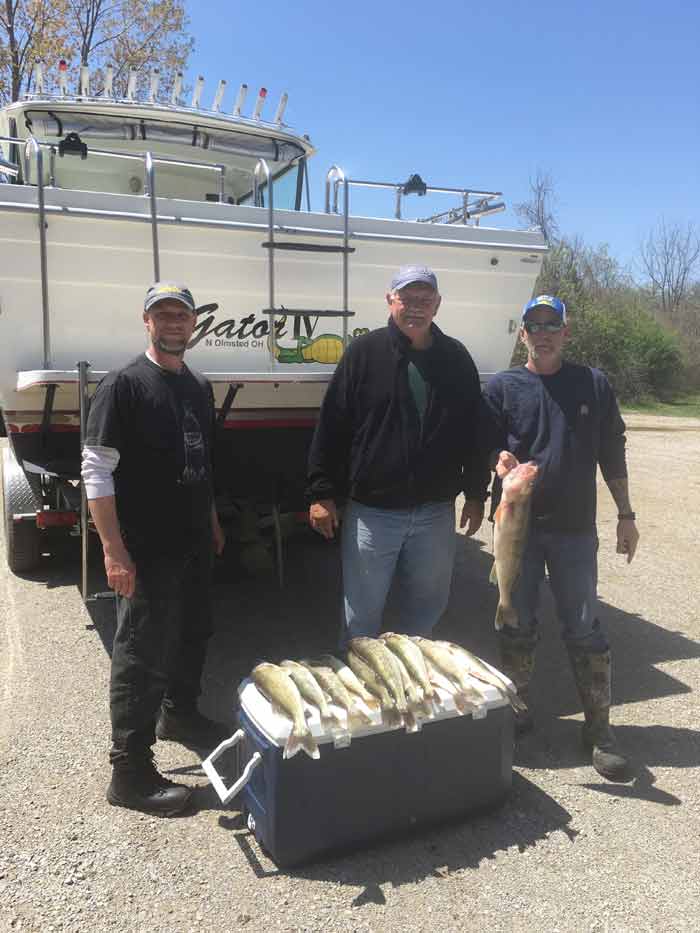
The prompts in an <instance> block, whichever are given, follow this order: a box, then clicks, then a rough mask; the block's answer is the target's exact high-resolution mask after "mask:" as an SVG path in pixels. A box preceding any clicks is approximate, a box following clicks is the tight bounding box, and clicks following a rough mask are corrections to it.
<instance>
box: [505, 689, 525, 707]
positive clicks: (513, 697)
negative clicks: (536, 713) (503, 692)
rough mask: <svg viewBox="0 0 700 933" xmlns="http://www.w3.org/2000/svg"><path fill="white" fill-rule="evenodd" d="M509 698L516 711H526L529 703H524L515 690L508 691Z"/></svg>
mask: <svg viewBox="0 0 700 933" xmlns="http://www.w3.org/2000/svg"><path fill="white" fill-rule="evenodd" d="M508 700H509V701H510V705H511V708H512V709H513V712H514V713H526V712H527V704H526V703H524V702H523V701H522V700H521V699H520V697H519V696H518V694H517V693H516V692H515V691H514V690H509V691H508Z"/></svg>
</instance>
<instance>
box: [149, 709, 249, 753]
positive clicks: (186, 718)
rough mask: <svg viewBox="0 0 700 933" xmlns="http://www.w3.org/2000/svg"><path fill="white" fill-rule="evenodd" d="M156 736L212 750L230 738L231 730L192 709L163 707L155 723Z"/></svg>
mask: <svg viewBox="0 0 700 933" xmlns="http://www.w3.org/2000/svg"><path fill="white" fill-rule="evenodd" d="M156 736H157V737H158V738H159V739H164V740H166V741H169V742H179V743H180V744H181V745H188V746H194V747H195V748H201V749H209V750H211V749H213V748H216V746H217V745H220V744H221V743H222V742H223V741H224V739H228V738H230V736H231V730H230V729H229V728H227V727H226V726H225V725H224V724H223V723H222V722H216V721H215V720H213V719H209V718H208V717H207V716H204V715H203V714H202V713H200V712H199V710H198V709H197V708H196V707H195V708H194V709H181V710H176V709H172V708H170V707H166V706H163V707H161V710H160V715H159V716H158V722H157V723H156Z"/></svg>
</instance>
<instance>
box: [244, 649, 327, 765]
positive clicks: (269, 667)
mask: <svg viewBox="0 0 700 933" xmlns="http://www.w3.org/2000/svg"><path fill="white" fill-rule="evenodd" d="M251 677H252V679H253V682H254V683H255V686H256V687H257V688H258V689H259V690H260V692H261V693H262V694H263V696H264V697H266V698H267V699H268V700H269V701H270V703H271V704H272V707H273V709H275V710H279V711H281V712H282V713H283V715H284V716H286V717H287V719H290V720H291V722H292V729H291V732H290V733H289V738H288V739H287V743H286V745H285V747H284V752H283V755H282V757H283V758H292V757H293V756H294V755H296V753H297V752H298V751H299V750H300V749H302V750H303V751H305V752H306V754H307V755H308V756H309V757H310V758H320V757H321V754H320V752H319V750H318V745H317V744H316V740H315V739H314V737H313V736H312V735H311V731H310V729H309V727H308V725H307V723H306V716H305V715H304V704H303V701H302V699H301V694H300V693H299V690H298V688H297V685H296V684H295V683H294V681H293V680H292V678H291V677H290V676H289V674H288V673H287V671H285V670H284V669H283V668H281V667H278V666H277V665H276V664H270V663H269V662H268V661H263V662H262V663H260V664H257V665H256V666H255V667H254V668H253V670H252V671H251Z"/></svg>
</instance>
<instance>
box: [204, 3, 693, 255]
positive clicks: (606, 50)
mask: <svg viewBox="0 0 700 933" xmlns="http://www.w3.org/2000/svg"><path fill="white" fill-rule="evenodd" d="M187 6H188V10H189V13H190V20H191V30H192V33H193V35H194V36H195V40H196V49H195V52H194V55H193V57H192V59H191V75H190V76H191V77H192V76H194V75H196V74H202V75H204V76H205V78H206V85H205V92H204V96H203V99H202V103H203V104H204V105H205V106H209V102H210V99H211V98H212V97H213V94H214V90H215V86H216V83H217V81H218V79H219V78H226V79H227V82H228V90H227V95H226V98H225V101H224V107H225V109H228V110H230V109H231V107H232V105H233V97H234V95H235V91H236V89H237V87H238V84H239V83H240V82H241V81H245V82H246V83H247V84H248V85H249V87H250V89H251V91H250V92H249V93H252V91H253V90H254V89H257V88H258V87H260V86H261V85H264V86H265V87H267V88H268V91H269V103H268V105H267V110H266V114H267V115H268V117H270V118H271V116H272V113H273V111H274V108H275V107H276V104H277V100H278V99H279V95H280V94H281V92H282V91H285V90H286V91H288V92H289V106H288V109H287V114H286V118H285V119H286V122H288V123H289V124H290V125H291V126H293V127H294V128H295V129H296V130H298V131H300V132H305V133H308V134H309V135H310V137H311V139H312V142H313V143H314V144H315V146H316V147H317V149H318V150H319V151H318V154H317V155H316V156H315V157H314V159H313V160H312V163H314V164H313V168H312V172H311V185H312V206H313V207H314V208H317V209H320V208H321V206H322V188H323V179H324V176H325V172H326V170H327V169H328V167H329V166H330V165H331V164H332V163H334V162H337V163H338V164H339V165H340V166H342V167H343V168H344V169H345V170H346V172H347V173H348V175H349V176H350V177H355V178H365V179H367V178H369V179H374V180H381V181H390V182H398V181H404V180H405V179H406V178H407V177H408V176H409V175H410V174H411V173H413V172H419V173H420V174H421V175H422V177H423V179H424V180H425V181H426V182H427V183H428V184H434V185H443V186H448V187H452V186H454V187H458V186H462V185H470V186H472V187H483V188H485V189H487V190H499V191H503V192H504V195H505V199H506V202H507V203H508V204H509V205H512V204H515V203H517V202H518V201H522V200H524V199H526V198H527V197H528V186H529V179H530V178H531V177H533V176H534V175H535V174H536V172H537V171H538V169H540V170H543V171H546V172H549V173H550V174H551V176H552V179H553V181H554V183H555V187H556V192H557V204H556V212H557V215H558V218H559V222H560V226H561V228H562V231H563V232H564V233H565V234H569V235H576V234H578V235H580V236H582V237H583V238H584V240H585V242H586V243H588V244H589V245H592V246H596V245H598V244H602V243H608V244H609V245H610V250H611V252H612V254H613V255H614V256H616V257H617V258H618V259H619V260H620V261H621V262H623V263H626V264H629V263H631V262H633V260H634V257H635V255H636V253H637V249H638V245H639V242H640V240H641V239H642V237H643V236H644V235H645V234H646V233H647V232H648V231H649V229H650V228H651V227H652V226H653V225H654V224H655V223H656V222H657V221H658V220H659V219H660V218H661V217H662V216H664V217H665V218H666V220H667V221H670V222H680V223H687V222H689V221H692V222H694V223H698V222H700V216H699V215H700V159H699V156H700V115H699V107H698V103H699V99H698V98H699V96H700V95H699V91H698V89H699V86H700V85H699V82H698V36H699V35H700V7H698V6H697V5H696V4H695V3H691V2H687V3H686V2H678V0H667V2H665V3H658V2H656V3H651V2H649V0H642V2H630V0H608V2H607V3H604V2H600V0H590V2H587V3H582V2H578V0H569V2H568V3H567V2H559V3H554V2H549V0H546V2H540V0H532V2H530V3H526V2H520V3H519V2H516V0H500V2H498V3H483V2H482V3H469V2H468V0H464V2H461V3H459V2H454V0H435V2H433V3H432V4H430V3H420V4H419V3H416V2H413V0H409V2H403V3H401V2H398V0H384V2H382V0H375V2H368V0H356V2H354V3H352V4H332V3H327V2H324V3H321V2H317V0H300V2H297V3H295V4H292V3H289V2H280V0H267V2H265V3H260V4H257V5H253V4H252V3H250V2H247V3H240V2H238V0H236V2H231V0H228V2H224V0H196V2H195V0H188V2H187ZM249 106H250V104H249ZM412 202H413V203H412V204H410V205H409V210H408V211H407V216H421V215H422V214H425V213H426V210H425V208H424V205H423V204H421V203H420V202H419V201H418V200H417V199H412ZM353 204H354V206H355V207H356V208H357V209H363V208H365V207H366V206H367V201H366V199H364V200H363V199H362V198H361V197H360V198H359V199H358V200H357V201H353ZM440 206H444V207H446V206H448V203H447V202H445V201H441V202H440ZM384 209H386V212H389V211H390V210H391V199H390V198H387V199H385V200H383V201H382V202H381V205H380V204H377V205H376V210H377V212H379V211H381V212H382V213H384ZM363 212H366V211H363ZM411 212H412V213H411ZM428 213H429V211H428ZM487 222H488V223H490V224H493V225H494V226H517V225H518V222H517V221H516V218H515V217H514V215H513V214H512V213H511V212H510V211H509V212H508V213H506V214H501V215H496V216H495V217H492V218H488V221H487Z"/></svg>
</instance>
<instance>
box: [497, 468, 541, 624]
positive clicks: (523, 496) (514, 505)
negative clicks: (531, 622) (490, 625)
mask: <svg viewBox="0 0 700 933" xmlns="http://www.w3.org/2000/svg"><path fill="white" fill-rule="evenodd" d="M536 479H537V464H535V463H521V464H519V465H518V466H517V467H514V469H512V470H511V471H510V473H507V474H506V476H505V477H504V478H503V493H502V495H501V501H500V503H499V505H498V508H497V509H496V514H495V515H494V526H493V556H494V561H493V567H492V568H491V577H490V581H491V583H497V584H498V608H497V609H496V621H495V625H496V629H497V630H500V629H502V628H503V626H504V625H509V626H511V627H512V628H517V627H518V614H517V612H516V610H515V607H514V606H513V603H512V600H511V594H512V592H513V587H514V586H515V581H516V580H517V579H518V576H519V574H520V567H521V565H522V559H523V551H524V550H525V542H526V541H527V533H528V526H529V524H530V506H531V504H532V490H533V488H534V485H535V480H536Z"/></svg>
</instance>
